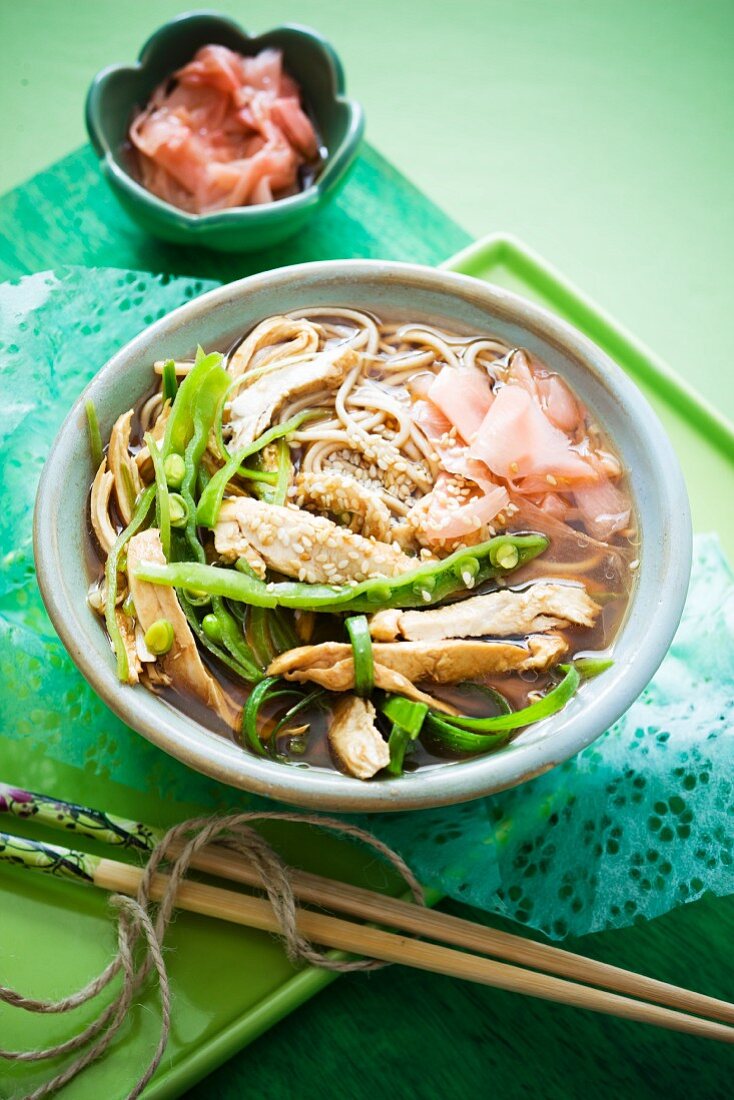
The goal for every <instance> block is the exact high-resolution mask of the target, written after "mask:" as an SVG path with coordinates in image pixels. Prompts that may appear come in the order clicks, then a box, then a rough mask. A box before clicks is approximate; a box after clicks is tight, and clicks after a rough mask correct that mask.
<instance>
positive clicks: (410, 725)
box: [380, 695, 428, 775]
mask: <svg viewBox="0 0 734 1100" xmlns="http://www.w3.org/2000/svg"><path fill="white" fill-rule="evenodd" d="M380 710H381V711H382V713H383V714H384V715H385V717H386V718H389V719H390V720H391V721H392V730H391V732H390V737H389V738H388V742H387V744H388V748H389V750H390V763H389V764H388V766H387V771H388V772H389V773H390V775H402V774H403V767H404V763H405V753H406V751H407V749H408V746H409V745H410V743H411V741H415V740H416V738H417V737H418V735H419V734H420V732H421V730H422V728H423V723H424V721H425V719H426V715H427V714H428V706H427V705H426V704H425V703H416V702H414V701H413V700H412V699H405V698H404V697H403V696H402V695H388V697H387V699H386V700H385V702H384V703H383V704H382V706H381V707H380Z"/></svg>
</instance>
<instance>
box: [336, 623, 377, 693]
mask: <svg viewBox="0 0 734 1100" xmlns="http://www.w3.org/2000/svg"><path fill="white" fill-rule="evenodd" d="M344 625H345V626H346V628H347V634H348V635H349V641H350V642H351V643H352V656H353V659H354V691H355V694H356V695H359V696H361V698H362V699H366V698H367V696H368V695H371V694H372V690H373V688H374V686H375V662H374V658H373V656H372V638H371V637H370V628H369V626H368V625H367V616H366V615H353V616H352V617H351V618H350V619H347V620H346V622H345V624H344Z"/></svg>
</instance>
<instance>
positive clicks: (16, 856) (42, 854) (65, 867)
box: [0, 833, 99, 883]
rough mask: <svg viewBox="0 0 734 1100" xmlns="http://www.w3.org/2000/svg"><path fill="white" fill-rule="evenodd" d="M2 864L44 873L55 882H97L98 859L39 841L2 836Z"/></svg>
mask: <svg viewBox="0 0 734 1100" xmlns="http://www.w3.org/2000/svg"><path fill="white" fill-rule="evenodd" d="M0 861H2V862H4V863H10V864H13V865H14V866H16V867H25V868H26V869H27V870H33V871H44V872H45V873H46V874H49V875H53V876H54V877H55V878H71V879H74V880H75V881H77V882H78V881H80V880H81V881H83V882H90V883H93V882H94V872H95V869H96V867H97V865H98V863H99V859H98V857H97V856H90V855H88V854H87V853H86V852H73V851H71V850H70V849H68V848H57V847H56V845H54V844H44V843H43V842H42V841H40V840H28V839H26V838H25V837H19V836H10V835H9V834H8V833H0Z"/></svg>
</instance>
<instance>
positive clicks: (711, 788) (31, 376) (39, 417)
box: [0, 268, 734, 938]
mask: <svg viewBox="0 0 734 1100" xmlns="http://www.w3.org/2000/svg"><path fill="white" fill-rule="evenodd" d="M212 285H214V284H212V283H204V282H202V281H199V280H192V279H184V278H176V279H171V278H167V277H162V276H152V275H149V274H145V273H140V272H132V271H120V270H113V269H97V270H92V271H90V270H88V269H83V268H67V269H64V270H62V271H59V272H56V273H49V272H47V273H44V274H40V275H34V276H29V277H28V278H26V279H23V280H21V282H20V283H18V284H3V285H2V286H0V363H1V364H2V367H1V372H2V373H0V383H1V392H2V418H1V420H0V494H1V496H2V501H3V507H2V510H0V547H1V548H2V549H1V550H0V714H1V715H2V723H1V725H0V760H2V759H3V748H4V747H7V748H8V749H9V748H10V747H11V743H12V748H13V750H14V752H13V754H12V755H13V758H15V759H17V758H18V747H19V746H21V748H22V753H23V754H24V755H25V756H26V757H27V759H28V760H29V761H30V760H33V761H35V762H36V765H37V766H36V767H35V775H34V781H35V782H36V783H38V778H37V776H40V775H43V774H44V771H43V768H45V775H46V776H47V786H48V787H49V788H50V787H51V786H52V782H53V762H54V760H56V761H64V762H66V763H70V764H74V765H75V766H78V767H80V768H85V769H87V770H90V771H92V772H93V773H94V774H95V775H108V776H109V775H112V776H114V777H115V778H116V779H117V780H118V781H119V782H121V783H125V784H127V785H128V786H131V787H137V788H138V789H149V790H153V791H157V792H158V793H159V794H160V795H161V797H170V798H175V799H177V800H180V801H185V802H189V803H192V802H196V803H198V804H200V805H202V806H204V807H208V808H209V809H224V808H228V809H230V810H233V809H238V808H240V809H241V808H255V807H256V806H263V805H267V806H268V807H270V808H272V806H273V804H272V803H265V802H264V801H263V800H261V799H256V798H253V797H249V796H248V795H246V794H243V793H240V792H237V791H233V790H231V789H229V788H227V787H224V786H222V785H221V784H218V783H215V782H214V781H212V780H209V779H206V778H205V777H203V776H200V775H197V774H196V773H194V772H191V771H189V770H188V769H187V768H185V767H183V765H181V764H179V763H177V762H176V761H174V760H172V759H171V758H169V757H167V756H165V755H164V754H163V753H162V752H160V751H159V750H158V749H156V748H154V747H153V746H152V745H150V744H148V742H147V741H145V740H144V739H143V738H141V737H139V736H137V735H136V734H135V733H133V732H132V731H131V730H129V729H128V728H127V727H126V726H124V725H123V723H121V722H120V721H119V720H118V719H117V718H115V716H114V715H112V714H111V712H110V711H109V710H107V708H106V707H105V706H104V705H103V704H102V703H101V702H100V700H99V699H98V698H97V697H96V696H95V694H94V693H93V692H92V690H91V689H90V688H89V687H88V686H87V684H86V683H85V681H84V680H83V679H82V678H81V676H80V675H79V673H78V672H77V671H76V669H75V667H74V665H73V664H72V662H71V660H70V658H69V657H68V656H67V655H66V653H65V651H64V649H63V647H62V645H61V643H60V642H59V640H58V638H57V637H56V635H55V633H54V631H53V628H52V627H51V624H50V623H49V621H48V618H47V616H46V614H45V611H44V609H43V606H42V604H41V600H40V596H39V594H38V589H37V587H36V582H35V576H34V570H33V556H32V548H31V520H32V511H33V500H34V496H35V488H36V483H37V479H38V476H39V474H40V471H41V467H42V464H43V460H44V458H45V455H46V453H47V451H48V449H49V447H50V445H51V442H52V440H53V437H54V435H55V433H56V430H57V428H58V426H59V424H60V423H61V420H62V419H63V417H64V415H65V414H66V412H67V411H68V408H69V406H70V405H71V403H72V401H73V400H74V398H75V397H76V396H77V394H78V393H79V391H80V390H81V389H82V387H83V386H84V385H85V384H86V382H87V381H88V379H89V378H90V377H91V376H92V374H94V373H95V372H96V371H97V370H98V369H99V367H100V366H101V365H102V364H103V363H104V362H105V361H106V359H108V358H109V356H110V355H111V354H112V353H113V352H115V351H116V350H117V349H118V348H119V347H120V346H121V345H122V344H124V343H125V342H126V341H127V340H129V339H130V338H131V337H132V336H134V335H135V334H136V333H138V332H139V331H140V330H141V329H142V328H144V327H145V326H146V325H147V324H150V323H151V321H153V320H155V319H156V318H157V317H160V316H162V315H163V314H165V313H167V312H168V311H169V310H171V309H173V308H175V307H176V306H178V305H180V304H181V303H182V302H183V301H186V300H187V299H188V298H191V297H193V296H195V295H197V294H199V293H201V292H202V291H203V290H205V289H209V287H210V286H212ZM732 713H734V583H733V581H732V575H731V573H730V571H729V568H728V566H727V564H726V562H725V560H724V557H723V554H722V552H721V549H720V547H719V545H718V542H717V540H716V538H715V537H714V536H700V537H699V538H698V539H697V541H696V549H695V560H694V569H693V580H692V585H691V592H690V595H689V599H688V603H687V606H686V611H685V614H684V618H683V622H682V624H681V627H680V629H679V631H678V634H677V636H676V639H675V642H674V644H673V647H672V649H671V651H670V653H669V655H668V657H667V658H666V660H665V662H664V663H663V665H662V667H661V669H660V671H659V673H658V674H657V676H656V677H655V679H654V681H653V682H652V684H651V685H650V686H649V687H648V688H647V690H646V691H645V692H644V693H643V695H642V696H641V697H640V699H639V700H638V701H637V702H636V703H635V704H634V705H633V707H631V708H630V710H629V711H628V712H627V714H626V715H625V716H624V717H623V718H622V719H621V720H620V721H619V722H618V723H617V724H616V725H615V726H614V727H613V728H612V729H611V730H609V731H608V732H607V733H606V734H605V735H604V736H603V737H602V738H600V739H599V740H598V741H597V742H596V743H595V744H594V745H592V746H590V747H589V748H588V749H586V750H585V751H584V752H582V753H580V754H579V755H578V756H577V757H575V758H574V759H573V760H571V761H568V762H567V763H566V764H564V765H562V766H561V767H559V768H556V769H554V770H553V771H552V772H549V773H548V774H546V775H544V776H542V777H540V778H539V779H536V780H534V781H533V782H531V783H529V784H525V785H524V786H522V787H519V788H517V789H516V790H514V791H509V792H505V793H504V794H501V795H498V796H495V797H493V798H487V799H483V800H479V801H476V802H472V803H467V804H465V805H462V806H454V807H447V808H444V809H440V810H435V811H424V812H417V813H408V814H400V815H379V816H370V817H364V818H362V819H361V824H363V825H365V826H366V827H367V828H369V829H371V831H373V832H375V833H377V834H378V835H379V836H380V837H381V839H383V840H385V841H386V842H387V843H389V844H391V845H394V846H395V847H397V848H398V850H400V851H401V853H402V854H403V855H404V856H405V857H406V859H408V861H409V862H410V864H411V866H412V867H413V868H414V870H415V871H416V873H417V874H418V875H419V877H421V878H422V880H423V881H424V882H425V883H426V884H427V885H429V886H433V887H437V888H438V889H440V890H442V891H443V892H445V893H447V894H450V895H451V896H453V897H456V898H459V899H460V900H463V901H466V902H470V903H472V904H474V905H477V906H479V907H480V908H483V909H486V910H489V911H494V912H498V913H501V914H503V915H505V916H508V917H511V918H513V919H514V920H517V921H519V922H521V923H524V924H527V925H530V926H532V927H534V928H538V929H542V930H543V931H544V932H546V933H547V934H548V935H550V936H552V937H554V938H562V937H564V936H566V935H570V934H573V935H580V934H583V933H585V932H590V931H595V930H599V929H603V928H609V927H620V926H623V925H627V924H630V923H633V922H634V921H636V920H641V919H644V918H650V917H654V916H657V915H659V914H661V913H664V912H666V911H667V910H669V909H671V908H673V907H674V906H676V905H680V904H682V903H684V902H686V901H691V900H693V899H695V898H697V897H700V896H701V894H703V893H704V892H706V891H713V892H714V893H717V894H726V893H730V892H732V891H733V890H734V873H733V868H732V857H733V855H734V851H733V840H732V838H733V836H734V732H732V731H731V729H730V728H728V727H729V723H730V721H731V716H732ZM38 761H42V762H43V765H42V767H41V766H40V765H38ZM0 778H2V779H3V780H8V781H10V782H14V783H22V782H24V780H25V779H26V777H25V776H23V775H18V774H14V775H11V776H6V775H2V776H0ZM55 793H57V794H59V795H63V796H65V797H67V798H73V797H74V792H73V791H63V792H62V791H58V792H55ZM101 808H102V809H104V807H101ZM151 824H156V823H155V822H152V823H151Z"/></svg>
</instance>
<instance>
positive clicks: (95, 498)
mask: <svg viewBox="0 0 734 1100" xmlns="http://www.w3.org/2000/svg"><path fill="white" fill-rule="evenodd" d="M114 484H115V478H114V476H113V475H112V474H111V473H110V471H109V470H108V469H107V459H106V458H103V459H102V461H101V463H100V466H99V469H98V470H97V473H96V475H95V478H94V481H93V482H92V491H91V493H90V496H89V514H90V516H91V519H92V527H93V528H94V533H95V535H96V536H97V542H98V543H99V545H100V547H101V548H102V550H103V552H104V554H105V557H106V556H107V555H108V554H109V552H110V550H111V549H112V547H113V546H114V545H115V541H116V540H117V532H116V531H115V528H114V527H113V526H112V521H111V519H110V496H111V494H112V489H113V488H114Z"/></svg>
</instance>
